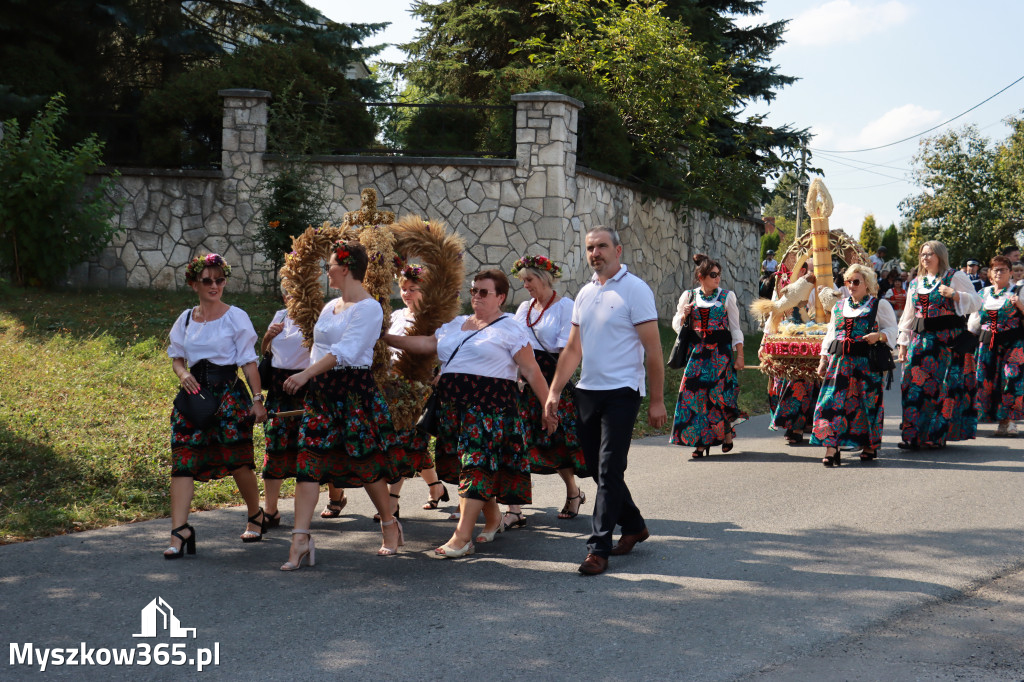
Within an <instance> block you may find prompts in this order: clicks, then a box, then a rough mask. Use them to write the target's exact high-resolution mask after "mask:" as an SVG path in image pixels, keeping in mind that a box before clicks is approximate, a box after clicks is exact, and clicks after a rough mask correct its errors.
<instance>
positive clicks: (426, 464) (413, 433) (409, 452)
mask: <svg viewBox="0 0 1024 682" xmlns="http://www.w3.org/2000/svg"><path fill="white" fill-rule="evenodd" d="M408 312H409V311H408V310H407V309H405V308H400V309H398V310H395V311H393V312H392V313H391V326H390V327H389V328H388V333H389V334H395V335H397V336H405V335H406V333H407V332H408V331H409V328H410V327H412V324H413V321H414V318H413V317H411V316H410V315H407V314H406V313H408ZM399 353H400V351H397V350H392V353H391V358H392V362H393V361H394V360H396V359H397V358H398V355H399ZM398 441H399V443H400V444H401V446H402V447H401V450H400V456H399V459H398V460H397V461H396V462H395V468H396V469H397V474H398V478H412V477H414V476H415V475H416V473H417V472H419V471H423V470H424V469H433V468H434V458H433V457H432V456H431V455H430V437H429V436H426V435H424V434H423V432H422V431H420V430H419V429H417V428H416V427H415V426H413V427H412V428H411V429H407V430H405V431H398ZM398 478H396V479H395V480H392V481H388V482H389V483H395V482H397V480H398Z"/></svg>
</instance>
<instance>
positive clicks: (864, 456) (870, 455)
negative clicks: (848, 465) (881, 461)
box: [860, 450, 878, 462]
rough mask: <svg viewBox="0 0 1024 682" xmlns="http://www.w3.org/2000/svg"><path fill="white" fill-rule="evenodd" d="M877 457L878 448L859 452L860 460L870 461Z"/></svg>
mask: <svg viewBox="0 0 1024 682" xmlns="http://www.w3.org/2000/svg"><path fill="white" fill-rule="evenodd" d="M876 457H878V450H864V451H863V452H861V453H860V461H862V462H872V461H874V460H875V458H876Z"/></svg>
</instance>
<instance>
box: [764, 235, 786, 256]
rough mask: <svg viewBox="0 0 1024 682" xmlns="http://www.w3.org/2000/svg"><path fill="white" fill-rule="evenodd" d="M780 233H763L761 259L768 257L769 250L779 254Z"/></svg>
mask: <svg viewBox="0 0 1024 682" xmlns="http://www.w3.org/2000/svg"><path fill="white" fill-rule="evenodd" d="M779 239H780V238H779V233H778V232H773V233H772V234H765V235H761V260H762V261H764V260H765V259H766V258H768V251H769V250H771V251H774V252H775V253H776V254H778V255H782V254H779Z"/></svg>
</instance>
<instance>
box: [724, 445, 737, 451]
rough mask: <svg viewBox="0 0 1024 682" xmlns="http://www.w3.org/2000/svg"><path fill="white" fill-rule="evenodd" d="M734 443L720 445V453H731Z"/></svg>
mask: <svg viewBox="0 0 1024 682" xmlns="http://www.w3.org/2000/svg"><path fill="white" fill-rule="evenodd" d="M733 445H735V443H722V452H732V446H733Z"/></svg>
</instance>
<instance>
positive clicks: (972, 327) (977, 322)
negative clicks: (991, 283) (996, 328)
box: [967, 284, 1021, 334]
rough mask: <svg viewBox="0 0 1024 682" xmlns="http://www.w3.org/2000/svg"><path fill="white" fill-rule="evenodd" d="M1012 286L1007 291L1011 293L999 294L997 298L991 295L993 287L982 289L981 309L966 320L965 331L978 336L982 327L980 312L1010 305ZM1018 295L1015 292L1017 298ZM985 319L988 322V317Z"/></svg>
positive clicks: (1018, 293)
mask: <svg viewBox="0 0 1024 682" xmlns="http://www.w3.org/2000/svg"><path fill="white" fill-rule="evenodd" d="M1014 286H1016V285H1013V284H1011V285H1010V286H1009V289H1011V291H1005V292H1004V293H1002V294H1000V295H999V297H998V298H997V297H996V296H994V295H993V292H994V291H995V287H985V288H984V289H982V290H981V292H980V295H981V308H979V309H978V310H975V311H974V312H973V313H971V316H970V317H969V318H967V329H968V330H969V331H970V332H971V333H972V334H980V333H981V325H982V321H981V311H982V310H999V309H1000V308H1002V307H1003V306H1004V305H1007V304H1010V296H1012V295H1013V292H1012V289H1013V288H1014ZM1020 294H1021V292H1017V295H1018V296H1020ZM1010 305H1012V304H1010ZM1011 310H1012V309H1011ZM985 317H986V320H985V322H988V319H987V318H988V315H986V316H985Z"/></svg>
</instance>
